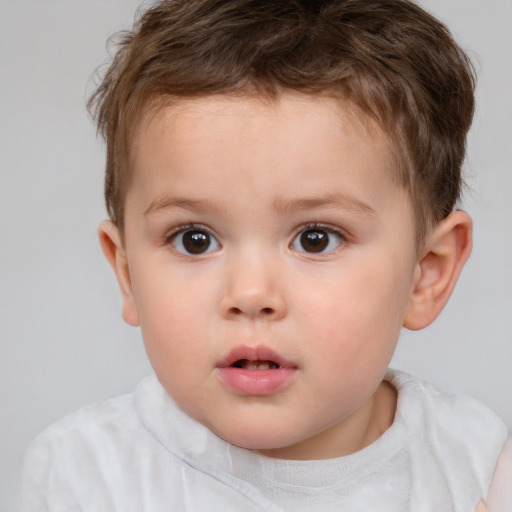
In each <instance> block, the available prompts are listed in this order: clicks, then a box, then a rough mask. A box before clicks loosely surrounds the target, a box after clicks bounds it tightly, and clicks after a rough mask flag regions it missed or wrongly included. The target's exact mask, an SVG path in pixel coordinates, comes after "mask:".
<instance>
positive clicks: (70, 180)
mask: <svg viewBox="0 0 512 512" xmlns="http://www.w3.org/2000/svg"><path fill="white" fill-rule="evenodd" d="M137 4H138V2H136V1H134V0H117V1H115V0H32V1H27V0H24V1H23V0H10V1H7V0H0V223H1V226H0V251H1V252H0V299H1V303H0V316H1V318H0V336H1V338H0V350H1V356H0V379H1V381H0V434H1V437H0V450H1V452H0V510H2V511H9V512H10V511H11V510H12V511H14V510H15V499H16V496H17V493H18V489H17V486H18V482H19V476H18V475H19V471H20V467H21V463H22V456H23V452H24V450H25V449H26V447H27V445H28V444H29V443H30V441H31V439H33V438H34V436H35V435H36V434H37V433H38V432H40V431H41V430H42V429H43V428H44V427H45V426H47V425H48V424H49V423H51V422H53V421H55V420H57V419H59V418H60V417H62V416H63V415H65V414H67V413H69V412H71V411H73V410H75V409H77V408H78V407H80V406H82V405H85V404H87V403H90V402H94V401H98V400H102V399H105V398H107V397H110V396H113V395H116V394H119V393H122V392H127V391H130V390H131V389H132V388H133V387H134V386H135V384H136V383H137V381H138V380H139V379H140V378H141V377H142V376H144V375H145V374H147V373H148V372H150V367H149V364H148V363H147V361H146V357H145V354H144V351H143V347H142V342H141V340H140V335H139V332H138V330H137V329H134V328H131V327H128V326H126V325H124V324H123V322H122V320H121V316H120V305H121V302H120V297H119V294H118V291H117V286H116V283H115V280H114V277H113V274H112V273H111V271H110V268H109V267H108V265H107V262H106V261H105V260H104V258H103V255H102V253H101V251H100V248H99V244H98V241H97V236H96V227H97V225H98V223H99V222H100V221H101V220H102V219H103V218H104V217H105V211H104V206H103V202H102V174H103V165H104V156H103V151H104V148H103V145H102V143H101V142H100V141H98V140H97V139H96V136H95V129H94V127H93V125H92V123H91V121H90V119H89V118H88V115H87V112H86V109H85V102H86V98H87V95H88V94H90V92H91V91H92V88H93V83H92V80H91V76H92V73H93V71H94V69H95V68H96V67H97V66H98V65H100V64H101V63H104V62H105V61H106V60H107V50H106V47H105V42H106V39H107V37H108V36H109V35H111V34H113V33H114V32H116V31H117V30H119V29H121V28H128V27H130V26H131V24H132V21H133V17H134V13H135V11H136V7H137ZM422 5H423V6H424V7H426V8H427V9H428V10H430V11H431V12H433V13H434V14H436V15H437V16H438V17H440V18H441V19H442V20H443V21H445V22H447V23H448V25H449V26H450V27H451V28H452V31H453V32H454V34H455V36H456V38H457V39H458V41H459V42H460V43H461V44H462V46H463V47H464V48H466V49H468V50H469V53H470V55H471V57H472V58H473V60H474V63H475V66H476V68H477V71H478V74H479V82H478V89H477V101H478V109H477V113H476V118H475V122H474V126H473V129H472V131H471V133H470V136H469V147H468V159H467V163H466V167H465V169H466V178H467V181H468V185H469V187H470V190H469V191H468V192H467V193H466V199H465V201H464V204H463V206H464V208H465V209H466V210H467V211H469V212H470V214H471V215H472V216H473V219H474V222H475V236H474V242H475V248H474V251H473V254H472V256H471V258H470V261H469V263H468V264H467V267H466V268H465V270H464V272H463V274H462V277H461V279H460V282H459V284H458V287H457V289H456V291H455V292H454V294H453V296H452V299H451V302H450V303H449V305H448V307H447V308H446V309H445V311H444V312H443V313H442V315H441V316H440V318H439V319H438V320H437V322H436V323H435V324H434V325H433V326H431V327H429V328H427V329H425V330H424V331H422V332H418V333H410V332H404V333H403V336H402V338H401V340H400V343H399V346H398V350H397V353H396V356H395V358H394V361H393V366H394V367H397V368H400V369H403V370H405V371H408V372H411V373H413V374H416V375H417V376H419V377H422V378H426V379H428V380H430V381H432V382H434V383H435V384H436V385H438V386H439V387H441V388H442V389H444V390H446V391H453V392H463V393H468V394H470V395H473V396H475V397H476V398H478V399H480V400H481V401H482V402H484V403H486V404H488V405H489V406H490V407H492V408H493V409H494V410H495V411H497V412H498V413H499V414H500V415H501V416H502V417H503V418H504V420H505V422H506V423H507V424H508V425H509V426H511V425H512V290H511V288H512V264H511V262H512V236H511V235H512V200H511V199H512V198H511V195H512V151H511V146H512V139H511V133H512V129H511V124H512V38H511V37H510V33H511V29H512V1H510V0H486V1H484V0H477V1H474V0H473V1H472V0H424V1H423V2H422Z"/></svg>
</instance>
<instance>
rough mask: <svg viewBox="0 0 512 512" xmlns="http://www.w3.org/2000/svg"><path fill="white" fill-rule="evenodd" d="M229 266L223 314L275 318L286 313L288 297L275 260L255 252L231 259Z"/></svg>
mask: <svg viewBox="0 0 512 512" xmlns="http://www.w3.org/2000/svg"><path fill="white" fill-rule="evenodd" d="M227 267H228V268H227V271H226V274H227V275H226V280H225V288H224V292H223V294H222V297H221V300H220V302H219V307H220V312H221V315H222V316H223V317H225V318H228V319H234V318H242V317H245V318H250V319H258V320H273V321H275V320H280V319H281V318H283V317H284V316H286V301H285V298H284V294H283V290H282V288H281V286H280V279H279V277H278V273H279V270H278V269H277V268H276V265H275V264H272V263H271V262H270V261H268V260H267V261H265V260H264V259H263V258H262V257H261V256H259V257H258V256H255V255H251V256H250V257H246V258H239V259H237V260H236V261H231V262H230V263H229V264H228V265H227Z"/></svg>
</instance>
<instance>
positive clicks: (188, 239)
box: [172, 229, 220, 255]
mask: <svg viewBox="0 0 512 512" xmlns="http://www.w3.org/2000/svg"><path fill="white" fill-rule="evenodd" d="M172 245H173V246H174V248H175V249H176V250H177V251H178V252H181V253H183V254H192V255H197V254H206V253H208V252H212V251H215V250H217V249H219V248H220V244H219V242H217V240H216V239H215V237H213V236H212V235H210V233H208V231H204V230H201V229H189V230H187V231H182V232H181V233H178V234H177V235H176V236H175V237H174V239H173V241H172Z"/></svg>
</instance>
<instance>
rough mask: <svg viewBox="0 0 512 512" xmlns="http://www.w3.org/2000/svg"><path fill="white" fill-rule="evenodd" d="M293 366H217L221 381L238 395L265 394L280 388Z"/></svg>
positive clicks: (289, 375) (291, 374)
mask: <svg viewBox="0 0 512 512" xmlns="http://www.w3.org/2000/svg"><path fill="white" fill-rule="evenodd" d="M296 371H297V370H296V369H295V368H275V369H273V370H245V369H244V368H235V367H233V366H229V367H227V368H219V376H220V379H221V380H222V382H223V383H224V384H225V385H227V386H228V387H229V388H230V389H231V390H233V391H234V392H235V393H237V394H240V395H247V396H265V395H270V394H272V393H274V392H276V391H277V390H279V389H280V388H282V387H283V386H284V385H285V384H286V383H287V382H289V381H290V379H291V378H292V377H293V376H294V374H295V372H296Z"/></svg>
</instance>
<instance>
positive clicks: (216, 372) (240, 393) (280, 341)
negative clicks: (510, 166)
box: [124, 93, 417, 458]
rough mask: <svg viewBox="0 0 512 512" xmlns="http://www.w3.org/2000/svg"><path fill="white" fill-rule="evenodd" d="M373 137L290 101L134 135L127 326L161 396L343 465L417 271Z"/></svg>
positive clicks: (293, 97)
mask: <svg viewBox="0 0 512 512" xmlns="http://www.w3.org/2000/svg"><path fill="white" fill-rule="evenodd" d="M368 130H369V128H368V127H367V128H366V129H365V128H363V123H360V122H356V121H355V120H354V118H353V117H352V116H351V115H349V114H348V113H347V112H346V111H345V110H344V109H343V108H342V107H341V105H340V103H339V102H336V101H335V100H332V99H326V98H319V97H314V96H303V95H299V94H291V93H287V94H284V95H283V96H282V98H281V99H280V101H279V102H278V103H277V104H275V105H273V106H271V105H269V104H266V103H264V102H263V101H261V100H257V99H247V98H245V99H233V98H227V97H213V98H210V99H205V98H202V99H197V100H188V101H183V102H182V103H181V104H180V105H179V106H177V107H174V108H168V109H165V110H163V111H162V112H160V113H159V114H157V115H156V117H154V118H153V119H152V120H151V121H150V122H149V124H148V125H147V126H146V127H145V128H144V129H143V130H142V131H141V133H140V134H139V136H138V138H137V139H136V141H135V146H134V150H135V151H134V162H133V163H134V177H133V182H132V183H131V185H130V189H129V191H128V194H127V199H126V211H125V215H126V216H125V219H126V224H125V226H126V228H125V237H126V238H125V240H126V246H125V247H126V257H127V269H128V271H129V282H128V285H127V288H126V290H125V309H124V316H125V319H126V320H127V321H128V322H129V323H131V324H140V326H141V329H142V334H143V337H144V342H145V345H146V349H147V352H148V355H149V358H150V360H151V363H152V365H153V367H154V369H155V371H156V374H157V375H158V378H159V380H160V382H161V383H162V385H163V386H164V387H165V389H166V390H167V392H168V393H169V394H170V395H171V396H172V397H173V398H174V399H175V400H176V401H177V403H178V404H179V405H180V407H181V408H182V409H184V410H185V411H186V412H187V413H188V414H189V415H191V416H192V417H194V418H195V419H197V420H198V421H200V422H201V423H203V424H204V425H206V426H207V427H209V428H210V429H211V430H212V431H214V432H215V433H216V434H217V435H219V436H220V437H222V438H224V439H226V440H227V441H229V442H231V443H233V444H236V445H239V446H242V447H246V448H254V449H261V450H265V453H268V454H273V455H276V456H283V457H289V458H303V457H304V458H324V457H328V456H332V457H334V456H337V455H343V454H344V453H345V452H347V451H350V450H351V448H350V446H349V447H347V446H344V445H343V442H341V440H342V439H344V436H345V435H349V434H348V433H349V432H352V434H350V435H353V434H354V432H355V433H356V434H355V436H356V437H357V435H360V432H359V431H360V430H361V429H362V428H365V426H367V425H368V423H369V420H370V419H372V418H373V419H375V418H374V415H375V414H382V412H383V410H384V409H385V408H384V409H383V408H382V406H380V408H379V404H378V403H376V398H375V397H380V396H381V394H379V392H377V393H375V392H376V391H377V390H378V389H379V386H382V385H381V381H382V378H383V375H384V373H385V371H386V369H387V366H388V363H389V361H390V358H391V356H392V354H393V350H394V348H395V345H396V343H397V339H398V336H399V332H400V329H401V327H402V324H403V320H404V316H405V315H406V311H407V308H408V304H409V299H410V295H411V291H412V289H413V286H414V280H415V278H414V276H415V268H416V263H417V261H416V257H415V234H414V216H413V210H412V206H411V203H410V200H409V197H408V195H407V193H406V192H405V191H404V190H403V189H402V188H400V187H399V186H398V185H397V184H396V182H395V181H394V179H393V176H394V168H393V166H394V165H395V164H394V160H393V158H392V154H391V149H390V145H389V143H388V141H387V139H386V137H385V136H384V135H383V133H382V132H381V131H380V130H379V129H377V128H376V127H373V128H372V129H371V130H370V131H368ZM128 271H127V274H128ZM382 396H383V395H382ZM388 409H389V407H388ZM379 411H380V412H379ZM384 414H387V415H388V416H389V414H392V411H390V410H387V411H385V410H384ZM391 417H392V416H391ZM377 419H378V418H377ZM342 446H344V447H343V448H341V447H342ZM285 447H286V448H285ZM352 449H353V450H356V449H358V447H356V446H353V447H352ZM341 452H343V453H341Z"/></svg>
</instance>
